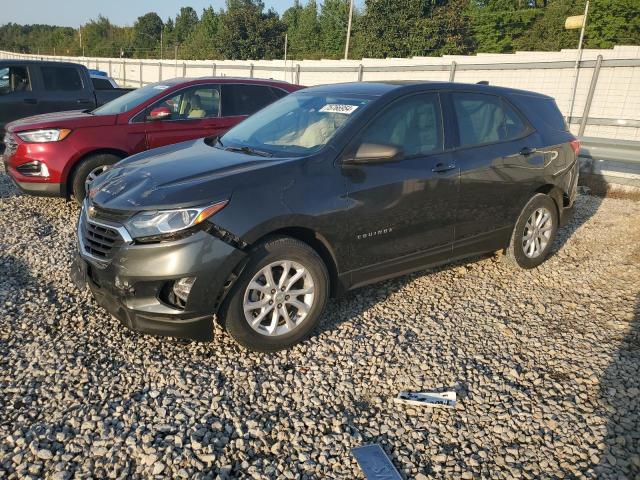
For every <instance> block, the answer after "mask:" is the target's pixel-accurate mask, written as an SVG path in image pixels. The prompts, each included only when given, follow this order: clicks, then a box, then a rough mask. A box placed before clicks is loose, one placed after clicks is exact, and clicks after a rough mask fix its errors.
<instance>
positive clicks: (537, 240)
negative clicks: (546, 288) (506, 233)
mask: <svg viewBox="0 0 640 480" xmlns="http://www.w3.org/2000/svg"><path fill="white" fill-rule="evenodd" d="M558 221H559V218H558V207H557V206H556V202H555V201H554V200H553V198H551V197H549V196H548V195H545V194H543V193H538V194H536V195H534V196H533V197H532V198H531V200H529V202H528V203H527V204H526V205H525V207H524V208H523V209H522V212H521V213H520V217H518V221H517V222H516V226H515V227H514V229H513V233H512V234H511V240H510V242H509V246H508V247H507V249H506V251H505V258H506V259H507V261H508V262H509V263H511V264H512V265H515V266H518V267H520V268H525V269H529V268H536V267H537V266H539V265H540V264H542V262H544V261H545V260H546V258H547V256H548V255H549V252H550V250H551V246H552V245H553V242H554V241H555V239H556V234H557V232H558ZM525 236H527V238H525ZM532 244H533V245H532Z"/></svg>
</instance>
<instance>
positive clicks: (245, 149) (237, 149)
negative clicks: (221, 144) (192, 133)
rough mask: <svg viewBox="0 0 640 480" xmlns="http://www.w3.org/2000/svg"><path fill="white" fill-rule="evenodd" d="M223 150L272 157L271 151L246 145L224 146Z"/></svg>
mask: <svg viewBox="0 0 640 480" xmlns="http://www.w3.org/2000/svg"><path fill="white" fill-rule="evenodd" d="M218 141H219V140H218ZM225 150H227V151H229V152H241V153H245V154H247V155H257V156H259V157H273V154H272V153H269V152H264V151H262V150H256V149H255V148H251V147H246V146H245V147H227V148H225Z"/></svg>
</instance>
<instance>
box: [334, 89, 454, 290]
mask: <svg viewBox="0 0 640 480" xmlns="http://www.w3.org/2000/svg"><path fill="white" fill-rule="evenodd" d="M442 118H443V117H442V109H441V105H440V98H439V94H438V93H420V94H414V95H410V96H407V97H403V98H401V99H399V100H396V101H394V102H393V103H392V104H390V105H389V106H388V107H387V108H385V109H384V110H383V111H382V112H381V113H380V114H378V115H377V116H376V118H375V119H374V120H373V121H372V122H370V123H369V124H368V125H367V126H366V127H365V128H364V130H363V132H362V133H361V134H360V135H359V137H358V138H357V140H356V141H355V142H354V144H355V148H356V149H357V147H358V146H359V145H362V144H364V143H369V144H379V145H380V144H381V145H392V146H395V147H399V148H401V149H402V152H403V153H402V155H401V157H400V159H399V160H396V161H393V162H388V163H368V164H362V165H358V166H353V165H350V166H347V165H344V166H343V167H342V168H343V172H344V175H345V178H346V180H347V190H348V196H349V200H350V201H351V211H350V213H349V218H350V224H349V229H350V238H351V251H350V258H349V260H348V270H350V271H351V275H352V282H353V283H354V284H359V283H363V282H365V281H366V280H372V279H379V278H384V277H387V276H391V275H393V274H395V273H398V272H402V271H407V272H408V271H411V270H415V269H416V268H419V267H420V266H422V265H424V264H425V263H432V262H435V261H445V260H447V259H449V258H450V256H451V248H452V242H453V237H454V224H455V218H456V215H455V213H456V212H455V208H456V205H457V200H458V199H457V195H458V178H459V171H458V168H457V167H456V166H455V164H454V163H453V159H452V156H451V154H450V153H449V152H446V151H444V128H443V121H442ZM351 150H352V149H350V150H349V151H351Z"/></svg>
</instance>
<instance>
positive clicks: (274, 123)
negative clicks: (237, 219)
mask: <svg viewBox="0 0 640 480" xmlns="http://www.w3.org/2000/svg"><path fill="white" fill-rule="evenodd" d="M370 101H371V100H370V99H368V98H362V97H356V96H348V95H337V96H336V95H323V94H320V93H319V94H312V93H296V94H293V95H288V96H286V97H284V98H283V99H281V100H279V101H277V102H275V103H273V104H271V105H270V106H268V107H266V108H265V109H263V110H260V111H259V112H258V113H256V114H254V115H253V116H251V117H249V118H247V119H246V120H245V121H243V122H242V123H240V124H238V125H237V126H236V127H234V128H232V129H231V130H229V131H228V132H227V133H226V134H225V135H223V136H222V137H221V138H220V142H219V143H218V144H217V145H218V147H220V148H234V149H241V148H244V149H245V150H248V149H251V150H255V151H261V152H266V153H268V154H270V156H271V155H273V156H278V157H285V156H291V155H295V156H297V155H308V154H311V153H314V152H316V151H318V150H320V149H321V148H322V147H324V146H325V145H326V144H327V143H328V142H329V140H331V139H332V138H333V137H334V136H335V134H336V133H337V132H338V131H339V130H340V129H341V128H343V127H344V126H345V125H346V124H347V123H349V121H351V119H352V118H353V117H354V116H355V115H357V113H359V111H360V110H361V109H362V108H363V107H364V106H365V105H366V104H367V103H369V102H370Z"/></svg>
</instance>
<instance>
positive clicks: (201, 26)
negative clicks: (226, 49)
mask: <svg viewBox="0 0 640 480" xmlns="http://www.w3.org/2000/svg"><path fill="white" fill-rule="evenodd" d="M217 33H218V15H217V14H216V12H215V11H214V10H213V7H208V8H205V9H204V10H203V12H202V17H201V18H200V22H199V23H198V26H197V27H196V29H195V30H194V31H193V32H192V33H191V35H189V37H188V38H187V41H186V43H185V45H184V48H183V49H182V51H183V56H184V57H185V58H192V59H199V60H205V59H210V58H219V57H220V51H219V49H218V48H217V45H216V35H217Z"/></svg>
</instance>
